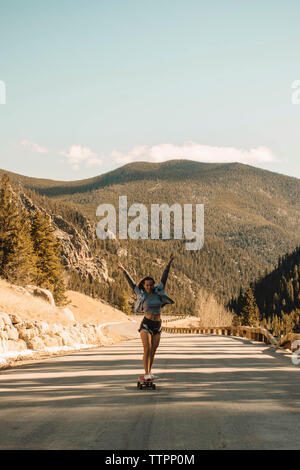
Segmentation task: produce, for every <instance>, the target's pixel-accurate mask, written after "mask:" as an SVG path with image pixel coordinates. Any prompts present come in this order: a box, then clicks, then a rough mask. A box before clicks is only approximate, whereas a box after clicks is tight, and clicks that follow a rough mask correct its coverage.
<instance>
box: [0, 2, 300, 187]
mask: <svg viewBox="0 0 300 470" xmlns="http://www.w3.org/2000/svg"><path fill="white" fill-rule="evenodd" d="M299 17H300V3H299V2H297V1H290V0H287V1H285V2H283V1H276V0H272V1H271V0H270V1H266V0H260V1H256V0H252V1H251V2H249V1H243V0H239V1H232V0H226V1H224V0H222V1H221V0H220V1H216V0H211V1H210V2H207V1H205V2H204V1H200V0H187V1H183V0H182V1H181V0H180V1H179V0H159V1H158V0H152V1H151V2H149V1H144V0H139V1H133V0H103V1H101V0H97V1H95V0H89V1H88V2H84V1H78V0H72V1H69V0H61V1H57V0H52V1H51V2H49V1H48V0H47V1H46V0H35V1H33V0H26V2H25V1H24V0H10V1H8V0H5V1H4V0H2V1H1V19H2V21H1V29H0V83H2V101H3V94H4V92H3V89H4V88H3V84H4V86H5V104H4V103H2V104H0V167H1V168H4V169H6V170H10V171H14V172H16V173H21V174H24V175H28V176H34V177H40V178H51V179H56V180H76V179H83V178H88V177H92V176H96V175H98V174H101V173H104V172H107V171H109V170H112V169H114V168H117V167H120V166H122V165H123V164H125V163H128V162H131V161H141V160H143V161H155V162H157V161H165V160H169V159H171V158H188V159H192V160H199V161H208V162H209V161H212V162H216V161H241V162H243V163H247V164H251V165H255V166H258V167H260V168H265V169H268V170H271V171H276V172H279V173H284V174H287V175H290V176H296V177H298V178H299V177H300V159H299V154H300V153H299V150H300V132H299V131H300V103H299V104H292V101H291V97H292V93H293V92H294V93H295V92H297V89H296V90H293V89H292V88H291V87H292V84H293V83H294V82H295V81H296V80H300V61H299V52H300V51H299V49H300V28H299ZM297 86H298V85H297ZM299 90H300V82H299ZM299 97H300V93H299ZM298 101H300V99H299V100H298ZM0 103H1V87H0Z"/></svg>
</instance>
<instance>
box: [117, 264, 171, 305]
mask: <svg viewBox="0 0 300 470" xmlns="http://www.w3.org/2000/svg"><path fill="white" fill-rule="evenodd" d="M169 269H170V264H167V266H166V268H165V269H164V272H163V274H162V277H161V281H160V283H159V284H158V285H157V286H155V287H154V292H155V293H156V294H157V295H158V296H159V297H160V298H161V300H162V305H161V307H163V306H164V305H166V304H174V303H175V302H174V300H173V299H171V298H170V297H169V296H168V295H167V294H166V293H165V291H164V287H165V285H166V282H167V278H168V274H169ZM123 272H124V274H125V277H126V279H127V281H128V283H129V285H130V287H131V288H132V289H133V290H134V292H135V293H136V294H137V301H136V304H135V309H134V311H135V312H136V313H143V312H142V308H143V302H144V300H145V299H146V296H147V294H146V292H145V291H144V290H143V289H139V287H138V286H137V285H136V283H135V282H134V280H133V279H132V277H131V276H130V274H129V273H128V271H126V269H125V268H124V269H123Z"/></svg>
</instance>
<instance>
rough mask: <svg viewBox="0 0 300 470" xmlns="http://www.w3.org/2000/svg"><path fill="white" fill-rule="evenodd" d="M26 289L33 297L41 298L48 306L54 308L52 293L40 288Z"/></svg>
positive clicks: (31, 287)
mask: <svg viewBox="0 0 300 470" xmlns="http://www.w3.org/2000/svg"><path fill="white" fill-rule="evenodd" d="M26 289H27V291H28V292H30V294H32V295H35V296H37V297H42V299H44V300H46V301H47V302H49V304H50V305H53V306H54V307H55V302H54V297H53V295H52V293H51V292H50V291H49V290H48V289H43V288H42V287H37V286H32V285H27V286H26Z"/></svg>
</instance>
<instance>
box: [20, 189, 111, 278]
mask: <svg viewBox="0 0 300 470" xmlns="http://www.w3.org/2000/svg"><path fill="white" fill-rule="evenodd" d="M20 198H21V201H22V203H23V205H24V206H25V207H26V208H27V209H28V211H29V214H31V215H32V214H34V213H36V211H37V209H39V210H40V211H42V212H43V213H44V214H46V215H48V216H50V219H51V223H52V226H53V227H54V228H55V232H54V235H55V237H56V238H57V239H58V240H59V241H60V243H61V246H62V256H61V260H62V264H63V266H64V268H65V269H66V271H69V272H72V271H73V272H74V271H75V272H76V273H77V274H78V275H79V276H80V277H81V278H82V279H86V278H89V279H91V280H94V281H95V282H106V283H109V282H114V280H113V279H112V278H110V277H109V275H108V269H107V264H106V260H105V259H104V258H102V257H101V255H95V256H94V255H92V253H91V250H90V243H91V242H92V241H94V240H95V239H96V232H95V230H93V229H92V226H91V223H90V222H89V221H88V219H86V218H85V220H84V223H83V227H84V230H83V231H79V230H78V229H77V228H76V227H75V226H74V224H72V223H70V222H68V221H67V220H66V219H64V218H63V217H62V216H61V215H59V214H55V213H54V212H53V211H51V210H49V211H47V210H45V209H44V207H42V206H41V205H38V204H36V203H33V201H32V200H31V199H30V198H29V197H28V196H27V195H26V194H25V193H23V192H21V193H20Z"/></svg>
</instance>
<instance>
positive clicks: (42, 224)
mask: <svg viewBox="0 0 300 470" xmlns="http://www.w3.org/2000/svg"><path fill="white" fill-rule="evenodd" d="M53 232H54V229H53V227H52V226H51V223H50V220H49V219H48V218H46V217H45V216H44V215H43V214H42V213H41V211H40V210H37V212H36V214H35V216H34V218H33V221H32V231H31V236H32V239H33V244H34V250H35V253H36V256H37V263H36V264H37V273H36V284H37V285H38V286H40V287H43V288H45V289H49V290H50V291H51V292H52V293H53V297H54V300H55V302H56V303H57V304H58V305H65V304H66V302H67V298H66V297H65V295H64V293H65V284H64V280H63V266H62V264H61V261H60V254H61V246H60V244H59V243H58V241H57V240H56V238H55V236H54V235H53Z"/></svg>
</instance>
